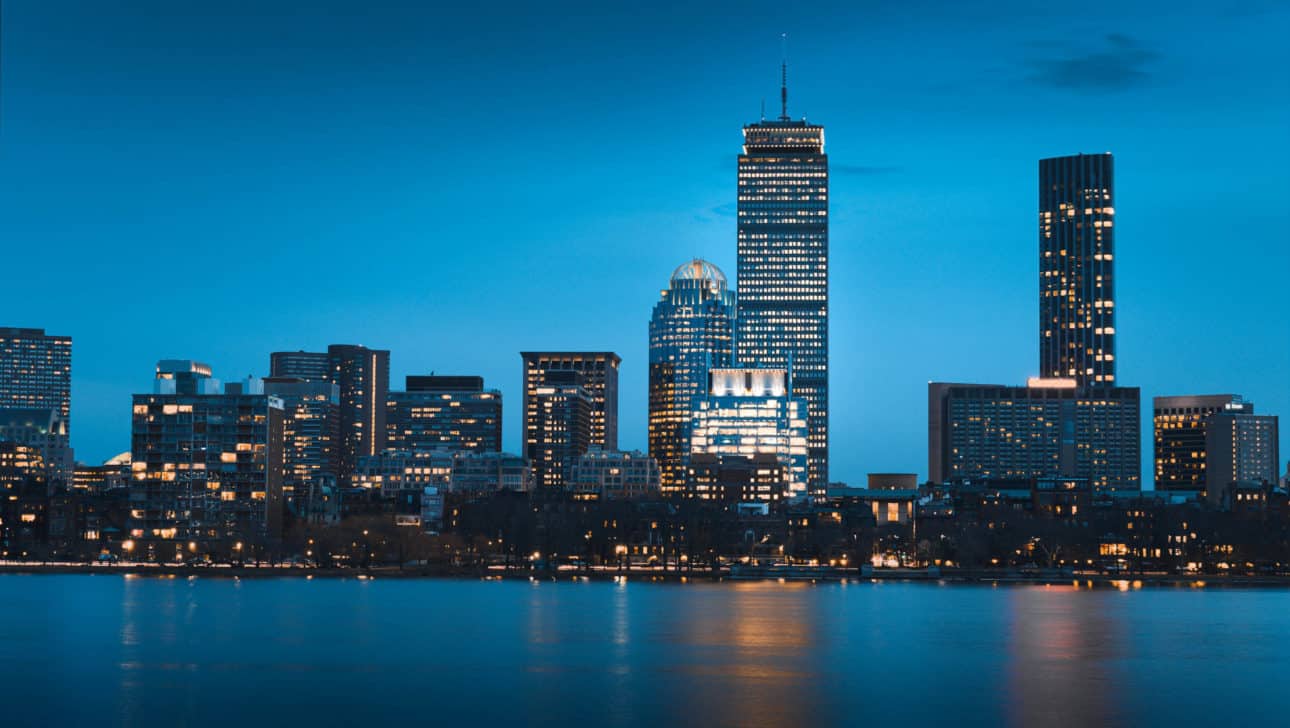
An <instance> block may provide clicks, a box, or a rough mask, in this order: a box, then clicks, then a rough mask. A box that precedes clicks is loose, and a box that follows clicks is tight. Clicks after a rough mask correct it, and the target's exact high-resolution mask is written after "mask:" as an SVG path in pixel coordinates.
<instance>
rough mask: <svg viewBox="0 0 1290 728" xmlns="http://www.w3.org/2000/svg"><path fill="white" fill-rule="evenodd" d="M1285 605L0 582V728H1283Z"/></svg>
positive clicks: (419, 583)
mask: <svg viewBox="0 0 1290 728" xmlns="http://www.w3.org/2000/svg"><path fill="white" fill-rule="evenodd" d="M1287 679H1290V590H1213V589H1208V590H1193V589H1183V588H1178V589H1165V588H1161V589H1145V590H1135V591H1129V592H1119V591H1115V590H1110V589H1106V590H1095V591H1089V590H1074V589H1072V588H1070V587H1031V586H1017V587H997V588H996V587H990V586H938V585H932V584H897V583H884V584H869V583H863V584H849V585H839V584H828V585H799V584H776V583H766V584H762V583H739V584H684V585H681V584H648V583H627V584H614V583H608V582H599V583H560V584H553V583H538V584H530V583H527V582H522V581H508V582H478V581H468V580H460V581H456V580H396V579H376V580H371V581H360V580H353V579H344V580H341V579H336V580H330V579H314V580H308V581H306V580H303V579H244V580H240V581H235V580H225V579H214V578H201V579H193V580H187V579H183V578H179V579H163V578H151V577H147V578H144V577H131V578H127V577H122V576H115V575H106V574H105V575H53V576H51V575H0V694H3V695H5V696H6V697H5V700H4V701H3V702H0V706H3V707H0V724H4V725H8V726H12V725H37V724H38V725H140V726H143V725H148V726H151V725H203V726H204V725H211V726H222V727H224V728H229V727H230V726H232V728H241V726H249V725H264V724H276V725H304V726H311V727H312V726H321V725H355V724H376V723H394V722H396V721H397V722H402V723H410V724H436V725H453V724H481V725H512V724H531V725H574V726H578V728H586V727H587V726H592V725H615V726H619V725H621V726H669V725H678V724H679V725H732V726H735V725H737V726H763V725H764V726H772V725H894V724H904V725H919V724H933V723H939V724H953V725H965V724H966V725H991V726H993V725H1027V726H1050V725H1106V724H1111V725H1133V726H1139V725H1165V726H1180V725H1197V724H1219V723H1223V724H1231V725H1285V724H1286V720H1287V717H1286V716H1287V711H1288V710H1290V697H1288V696H1290V690H1287V688H1286V681H1287Z"/></svg>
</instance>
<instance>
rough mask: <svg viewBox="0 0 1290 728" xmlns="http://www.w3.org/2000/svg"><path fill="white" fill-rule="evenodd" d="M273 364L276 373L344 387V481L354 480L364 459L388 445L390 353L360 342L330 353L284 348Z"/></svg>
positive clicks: (340, 475)
mask: <svg viewBox="0 0 1290 728" xmlns="http://www.w3.org/2000/svg"><path fill="white" fill-rule="evenodd" d="M269 368H270V375H271V376H273V377H297V378H300V379H304V380H306V381H319V380H320V379H322V380H324V381H329V382H332V383H334V384H336V385H337V386H339V387H340V457H339V458H338V463H337V476H338V478H339V482H341V483H346V482H348V481H349V477H350V476H351V475H353V473H354V468H355V467H356V466H357V464H358V458H360V457H362V456H364V455H376V454H377V453H379V452H381V451H382V450H384V449H385V407H386V399H387V396H388V395H389V393H390V352H389V351H386V350H383V349H369V348H367V347H366V346H358V345H354V344H332V345H331V346H328V347H327V351H326V353H323V352H309V351H295V352H281V351H279V352H274V353H272V354H270V355H269Z"/></svg>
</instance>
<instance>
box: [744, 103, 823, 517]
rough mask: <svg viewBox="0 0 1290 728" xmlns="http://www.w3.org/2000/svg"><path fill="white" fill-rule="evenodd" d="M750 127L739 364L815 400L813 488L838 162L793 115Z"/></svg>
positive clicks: (818, 459) (819, 486) (819, 484)
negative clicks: (778, 374)
mask: <svg viewBox="0 0 1290 728" xmlns="http://www.w3.org/2000/svg"><path fill="white" fill-rule="evenodd" d="M782 93H783V99H784V105H783V109H782V113H781V114H780V117H779V118H778V119H777V120H775V121H766V120H764V119H763V120H762V121H760V122H758V123H755V124H748V125H746V126H745V127H744V130H743V131H744V144H743V153H742V154H740V155H739V198H738V222H737V230H738V243H739V249H738V255H739V261H738V262H739V267H738V288H739V317H738V321H737V323H736V326H735V329H736V337H735V339H736V363H737V364H738V365H739V366H742V367H749V368H755V369H785V370H788V371H789V372H790V374H791V377H792V381H793V393H794V395H795V396H798V397H801V398H802V399H804V400H806V403H807V408H808V410H809V413H808V418H807V419H808V422H809V431H810V435H809V437H808V441H809V445H808V449H809V451H810V452H809V455H808V458H807V460H808V463H809V471H810V475H809V483H810V490H811V493H812V495H813V496H815V497H819V498H822V497H824V495H825V493H826V491H827V486H828V477H829V473H828V465H829V160H828V156H827V155H826V154H825V153H824V127H822V126H819V125H818V124H809V123H807V122H806V121H805V120H803V121H794V120H793V119H792V118H790V117H789V115H788V110H787V88H786V87H785V89H784V90H783V92H782Z"/></svg>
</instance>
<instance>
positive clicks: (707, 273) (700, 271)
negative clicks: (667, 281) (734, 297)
mask: <svg viewBox="0 0 1290 728" xmlns="http://www.w3.org/2000/svg"><path fill="white" fill-rule="evenodd" d="M679 281H710V282H712V283H716V284H718V285H722V286H724V285H728V284H727V283H726V274H725V273H722V272H721V269H720V268H718V267H717V266H715V265H713V264H712V263H709V262H708V261H706V260H703V259H702V258H695V259H694V260H692V261H690V262H688V263H682V264H681V265H679V266H677V269H676V270H674V271H672V282H673V283H677V282H679Z"/></svg>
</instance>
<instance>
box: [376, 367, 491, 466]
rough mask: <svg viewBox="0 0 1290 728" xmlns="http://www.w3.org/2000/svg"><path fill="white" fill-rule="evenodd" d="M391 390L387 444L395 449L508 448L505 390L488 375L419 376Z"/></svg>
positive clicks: (387, 408) (488, 449)
mask: <svg viewBox="0 0 1290 728" xmlns="http://www.w3.org/2000/svg"><path fill="white" fill-rule="evenodd" d="M406 390H407V391H405V392H390V396H389V402H388V405H387V407H386V424H387V436H386V446H387V447H389V448H390V449H393V450H430V449H434V448H447V449H449V450H454V451H455V450H471V451H480V452H500V451H501V449H502V393H501V392H500V391H499V390H496V389H488V390H486V389H484V379H483V377H444V376H413V377H408V378H407V380H406Z"/></svg>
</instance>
